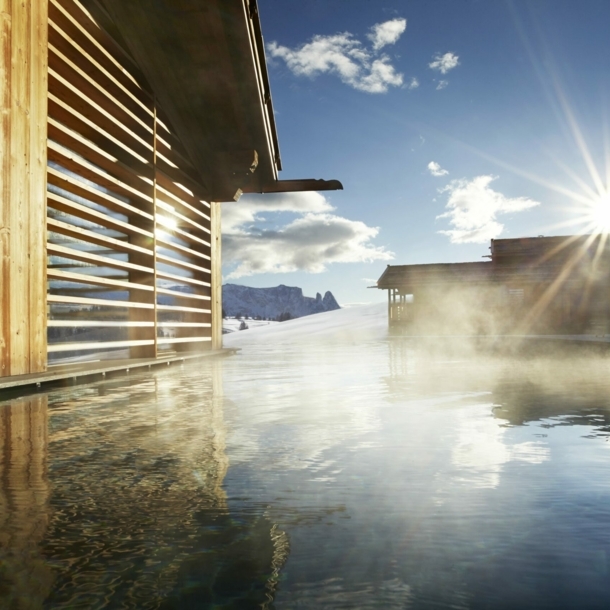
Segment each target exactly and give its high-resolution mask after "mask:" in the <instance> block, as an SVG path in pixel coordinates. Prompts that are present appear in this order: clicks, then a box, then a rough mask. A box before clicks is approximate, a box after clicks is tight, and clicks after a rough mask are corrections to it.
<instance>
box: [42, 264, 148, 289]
mask: <svg viewBox="0 0 610 610" xmlns="http://www.w3.org/2000/svg"><path fill="white" fill-rule="evenodd" d="M47 276H48V278H49V279H52V280H61V281H65V282H78V283H80V284H88V285H92V286H104V287H108V288H116V289H117V290H148V291H150V292H153V291H154V289H153V287H152V286H146V285H145V284H136V283H134V282H127V281H125V280H115V279H112V278H108V277H98V276H95V275H89V274H87V273H74V272H72V271H63V270H60V269H47Z"/></svg>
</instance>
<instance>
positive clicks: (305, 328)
mask: <svg viewBox="0 0 610 610" xmlns="http://www.w3.org/2000/svg"><path fill="white" fill-rule="evenodd" d="M246 323H247V324H249V323H250V320H247V321H246ZM387 329H388V306H387V305H386V304H385V303H375V304H373V305H359V306H357V307H349V308H346V309H337V310H335V311H326V312H324V313H316V314H312V315H310V316H304V317H302V318H297V319H295V320H287V321H286V322H278V323H276V324H273V325H268V326H259V327H257V328H252V327H251V328H250V329H248V330H241V331H239V332H233V333H231V334H229V335H224V337H223V342H224V345H225V347H241V346H243V345H251V344H253V343H269V342H275V343H288V342H294V341H307V340H309V339H311V340H315V341H319V340H320V339H323V338H325V339H329V340H351V339H353V340H358V341H361V340H363V339H377V338H382V337H384V336H385V335H386V334H387Z"/></svg>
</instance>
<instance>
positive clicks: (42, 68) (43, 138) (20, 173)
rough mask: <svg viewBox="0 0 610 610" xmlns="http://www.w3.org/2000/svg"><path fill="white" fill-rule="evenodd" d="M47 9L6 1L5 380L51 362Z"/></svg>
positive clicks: (2, 35) (0, 174)
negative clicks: (48, 332)
mask: <svg viewBox="0 0 610 610" xmlns="http://www.w3.org/2000/svg"><path fill="white" fill-rule="evenodd" d="M47 8H48V7H47V1H46V0H34V1H32V2H17V1H16V0H0V376H9V375H24V374H27V373H36V372H40V371H44V370H45V367H46V361H47V337H46V301H45V296H46V282H45V260H46V255H45V246H46V240H45V237H44V233H45V217H46V210H45V204H46V198H45V188H46V187H45V185H46V164H47V153H46V148H47V147H46V142H47Z"/></svg>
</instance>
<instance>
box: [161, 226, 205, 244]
mask: <svg viewBox="0 0 610 610" xmlns="http://www.w3.org/2000/svg"><path fill="white" fill-rule="evenodd" d="M157 226H158V228H159V231H161V232H163V233H171V234H172V235H176V236H177V237H179V238H180V239H183V240H185V241H189V242H191V243H193V244H197V245H201V246H204V247H207V248H208V249H209V248H210V242H208V241H205V240H204V239H200V238H199V237H197V236H196V235H193V234H192V233H189V232H188V231H183V230H182V229H180V228H178V227H171V228H170V227H166V226H164V225H162V224H160V223H159V224H158V225H157ZM157 238H159V235H158V234H157Z"/></svg>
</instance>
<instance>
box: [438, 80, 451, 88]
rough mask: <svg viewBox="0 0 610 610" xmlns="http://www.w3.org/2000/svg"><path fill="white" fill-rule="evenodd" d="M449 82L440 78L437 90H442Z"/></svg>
mask: <svg viewBox="0 0 610 610" xmlns="http://www.w3.org/2000/svg"><path fill="white" fill-rule="evenodd" d="M448 84H449V81H448V80H439V81H438V85H436V90H437V91H440V90H441V89H444V88H445V87H446V86H447V85H448Z"/></svg>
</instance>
